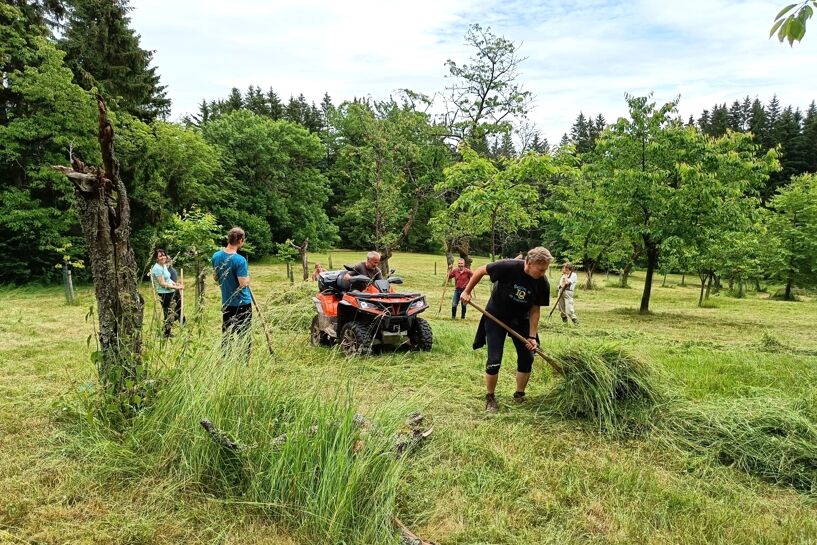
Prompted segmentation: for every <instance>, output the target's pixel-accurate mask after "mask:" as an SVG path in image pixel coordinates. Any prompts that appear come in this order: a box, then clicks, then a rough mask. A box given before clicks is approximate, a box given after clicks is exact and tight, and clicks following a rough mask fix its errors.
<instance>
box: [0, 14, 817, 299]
mask: <svg viewBox="0 0 817 545" xmlns="http://www.w3.org/2000/svg"><path fill="white" fill-rule="evenodd" d="M129 9H130V8H129V6H128V3H127V1H124V0H114V1H111V0H40V1H30V0H26V1H24V0H11V1H9V0H4V2H3V3H0V32H2V35H0V62H1V63H2V68H0V70H2V73H3V79H4V82H5V85H3V86H2V87H0V96H1V97H2V100H0V197H1V199H0V200H1V201H2V204H0V230H2V233H3V237H2V238H0V251H2V253H3V255H4V260H5V264H6V266H5V267H3V268H2V270H0V282H16V283H20V282H29V281H32V280H44V281H49V280H52V279H54V278H55V277H56V276H57V275H58V274H60V267H62V266H72V267H75V268H81V267H82V265H83V263H84V261H85V248H84V244H83V241H82V236H81V233H80V230H79V225H78V221H77V217H76V213H75V212H74V211H73V210H72V202H73V198H74V197H73V190H72V188H71V187H70V184H69V182H68V181H67V180H66V179H65V178H64V177H63V176H61V175H60V174H59V173H57V172H55V171H54V170H53V169H51V165H56V164H67V163H68V162H69V159H70V157H79V158H81V160H82V161H84V162H85V163H86V164H98V162H99V160H100V157H99V150H98V148H97V145H96V134H95V133H96V127H97V121H96V110H95V100H94V95H95V94H96V93H99V94H101V95H102V96H104V97H105V99H106V100H107V101H108V103H109V106H110V112H111V118H112V120H113V123H114V126H115V128H116V131H117V133H116V135H117V136H116V141H115V146H116V152H117V155H118V158H119V160H120V162H121V177H122V179H123V181H124V182H125V185H126V187H127V189H128V192H129V196H130V199H131V207H132V210H133V233H132V241H133V244H134V247H135V250H136V252H137V260H138V262H139V263H140V264H141V263H148V262H149V261H150V254H151V251H152V249H153V248H155V247H156V246H157V245H162V246H172V245H173V244H174V241H175V242H177V243H178V241H179V240H180V238H179V236H178V231H179V230H180V229H182V230H183V229H187V228H191V229H194V228H195V227H196V225H199V224H201V225H205V224H206V229H205V230H206V232H207V233H212V237H211V238H212V239H213V244H215V243H216V242H217V241H218V235H217V234H216V233H219V232H220V227H229V226H232V225H240V226H242V227H243V228H245V229H246V230H247V232H248V233H249V237H248V239H249V241H250V243H251V244H250V246H249V251H250V252H251V253H252V255H253V256H255V257H262V256H265V255H271V254H276V253H277V254H280V255H287V256H288V255H290V254H291V252H292V246H291V244H290V242H294V243H295V244H298V245H300V244H302V242H303V241H304V240H307V239H308V241H309V248H310V249H326V248H331V247H344V248H352V249H370V248H376V249H378V250H379V251H381V253H383V254H384V257H385V259H384V262H385V263H386V265H385V266H388V265H387V262H388V257H389V256H390V255H391V253H392V252H394V251H395V250H403V251H432V252H445V253H447V254H449V257H451V256H456V255H461V256H463V257H468V256H469V255H470V254H472V253H478V254H484V255H486V254H487V255H492V256H513V255H516V254H517V253H518V252H519V251H521V250H524V249H527V248H529V247H531V246H535V245H540V244H543V245H546V246H548V247H549V248H551V250H552V251H553V252H554V253H555V254H557V255H558V256H559V257H560V258H565V259H572V260H575V261H576V262H577V263H578V264H579V265H580V266H581V268H582V269H583V270H584V271H585V274H586V280H585V284H586V286H587V287H592V284H593V274H594V273H595V272H596V271H599V270H607V269H615V270H617V271H620V272H622V273H623V274H622V281H623V282H626V278H627V273H628V271H629V270H630V269H631V268H632V267H633V266H634V265H639V266H644V267H646V268H647V271H648V276H650V277H652V275H653V274H655V273H659V272H662V271H663V272H666V271H670V270H671V271H677V272H685V273H688V274H690V275H693V276H696V277H700V279H701V286H702V293H701V300H703V298H704V297H705V294H706V293H707V292H708V290H706V291H705V290H704V289H703V288H704V286H711V285H712V284H713V283H714V284H715V285H720V284H721V282H723V283H724V284H725V283H727V282H728V283H729V285H730V287H731V288H732V289H733V291H734V292H735V293H736V294H738V295H740V294H742V293H744V292H745V289H746V286H747V285H748V286H750V287H752V286H755V287H760V284H761V283H763V282H767V281H770V280H777V281H780V282H782V283H783V284H784V285H785V286H786V290H785V294H784V295H785V296H786V297H793V293H794V289H795V288H796V287H805V286H810V285H813V284H814V282H815V272H814V271H815V269H817V267H815V263H816V262H815V260H816V259H817V242H815V241H817V204H816V203H817V197H815V195H817V178H815V175H814V173H815V172H817V106H815V103H814V102H812V103H811V104H810V105H808V106H807V107H806V108H805V110H801V109H800V108H799V107H798V106H796V105H782V104H780V102H779V100H778V99H777V97H776V96H773V97H771V98H768V97H766V98H764V99H763V100H761V98H759V97H752V96H751V95H749V96H746V97H744V98H739V99H736V100H734V102H732V103H731V104H727V103H723V104H715V105H713V106H712V107H711V108H710V109H708V110H705V111H703V112H701V114H700V115H699V116H697V117H690V118H689V119H681V118H680V117H679V114H678V110H677V101H673V102H670V103H668V104H655V103H654V101H653V100H652V98H651V97H633V96H627V97H626V98H625V99H626V100H627V103H628V108H629V115H628V116H627V117H624V118H621V119H618V120H609V121H608V120H606V119H605V118H604V117H603V116H602V115H585V114H584V113H579V115H578V116H577V118H576V121H575V123H574V124H573V125H572V127H570V128H569V130H568V131H567V132H566V133H565V135H564V137H563V138H562V139H561V141H560V142H559V143H558V144H557V145H553V144H551V143H549V142H547V140H546V139H545V138H543V137H542V135H541V133H540V132H539V131H538V130H537V129H536V126H535V123H534V121H535V120H534V119H531V116H529V115H528V114H529V112H530V108H531V103H532V100H533V97H532V96H531V94H530V93H529V92H528V91H526V90H525V86H524V80H523V77H522V74H521V73H520V68H521V66H522V65H523V63H524V58H523V57H521V56H520V54H519V44H517V43H514V42H513V41H511V40H509V39H507V38H505V37H502V36H498V35H496V34H495V33H494V32H493V31H492V30H491V29H490V28H484V27H481V26H479V25H472V26H471V27H469V29H468V31H467V33H466V35H465V38H464V39H465V42H466V44H468V45H469V46H470V49H471V51H472V55H471V57H470V58H468V59H464V60H449V61H448V62H447V63H446V66H445V67H444V69H445V70H446V72H447V75H448V76H449V77H448V78H447V80H448V81H449V82H450V84H449V86H448V87H447V88H445V89H439V90H433V93H431V94H423V93H420V92H418V91H414V90H409V89H402V90H400V91H396V92H395V94H394V95H393V96H392V97H389V98H388V99H386V100H383V99H376V98H372V97H365V98H360V97H357V98H355V97H351V98H348V99H345V100H335V99H333V97H330V96H329V95H328V94H326V95H324V96H323V97H322V99H321V100H320V102H319V103H317V104H316V103H315V102H314V101H310V100H309V99H307V98H306V97H305V96H304V95H303V94H299V95H297V96H289V97H284V96H281V95H279V93H278V91H276V90H275V89H262V88H260V87H258V86H254V85H253V86H250V87H249V88H248V89H246V90H241V89H237V88H235V89H233V90H232V91H231V92H230V93H229V94H228V95H227V96H225V97H206V98H204V99H203V100H202V102H201V104H200V105H199V107H198V110H197V111H196V112H193V113H190V114H188V115H187V116H185V117H184V118H183V119H182V120H181V121H179V122H169V121H167V118H168V115H169V112H170V100H169V99H168V97H167V90H166V88H165V87H164V86H163V85H162V84H161V79H160V75H159V72H158V68H157V67H156V66H153V62H152V55H153V53H152V52H150V51H146V50H144V49H142V48H141V46H140V43H139V35H138V34H137V33H136V32H135V30H134V29H133V28H131V23H130V20H129V17H128V12H129ZM497 74H498V75H499V76H498V77H497ZM182 238H183V237H182ZM205 238H207V237H205ZM648 306H649V288H648V287H647V288H645V293H644V295H643V297H642V310H644V311H646V310H647V309H648Z"/></svg>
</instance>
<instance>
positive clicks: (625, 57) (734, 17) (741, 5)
mask: <svg viewBox="0 0 817 545" xmlns="http://www.w3.org/2000/svg"><path fill="white" fill-rule="evenodd" d="M792 1H793V0H792ZM786 3H788V0H746V1H741V0H628V1H613V0H575V1H570V0H506V1H498V0H493V1H483V0H473V1H466V0H412V1H411V2H406V1H390V0H380V1H370V0H366V1H351V0H348V1H345V2H344V1H337V0H335V1H322V0H298V1H291V2H290V1H280V0H223V1H219V0H132V1H131V5H132V7H133V8H134V9H133V12H132V13H131V17H132V26H133V27H134V28H135V29H136V31H137V32H138V33H140V34H141V35H142V47H144V48H146V49H153V50H156V54H155V57H154V59H155V65H156V66H158V67H159V73H160V74H161V78H162V83H164V84H165V85H167V86H168V94H169V96H170V98H171V99H172V100H173V113H172V117H173V118H174V119H177V118H179V117H181V116H182V115H183V114H185V113H187V112H192V111H195V110H196V109H197V104H198V103H200V102H201V100H202V99H203V98H206V99H208V100H210V99H215V98H221V97H224V96H226V95H227V94H228V93H229V91H230V89H231V88H232V87H239V88H240V89H242V90H245V89H246V88H247V86H249V85H250V84H254V85H258V86H261V87H262V88H263V89H264V90H266V89H268V88H269V87H272V88H273V89H274V90H275V91H276V92H277V93H278V95H279V96H281V97H282V99H284V100H287V99H288V98H289V96H290V95H298V94H299V93H303V94H304V95H305V96H306V97H307V99H308V100H310V101H315V102H316V103H318V102H320V100H321V98H322V97H323V94H324V93H325V92H328V93H329V94H330V96H331V97H332V99H333V101H334V102H335V104H338V103H339V102H341V101H343V100H346V99H351V98H352V97H355V96H371V97H373V98H375V99H380V98H388V96H389V95H390V94H391V93H393V92H394V91H395V90H396V89H401V88H409V89H412V90H415V91H420V92H424V93H428V94H433V93H435V92H440V91H442V90H443V89H444V88H445V86H446V84H447V82H446V79H445V77H444V76H445V74H446V68H445V65H444V63H445V61H446V59H449V58H450V59H453V60H456V61H465V60H467V57H468V56H469V55H470V53H471V51H470V50H469V49H468V48H467V47H466V46H465V44H464V41H463V36H464V34H465V30H466V28H467V26H468V25H469V24H471V23H480V24H482V25H483V26H490V27H491V28H492V30H493V31H494V32H495V33H496V34H498V35H503V36H504V37H506V38H508V39H511V40H513V41H514V42H517V43H518V44H519V45H520V53H521V55H522V56H524V57H527V60H525V61H524V63H523V64H522V65H521V76H520V81H521V82H522V83H523V84H524V86H525V88H526V89H527V90H529V91H531V92H532V93H533V94H534V97H535V99H534V109H533V111H532V112H531V114H530V120H531V121H532V122H533V123H535V124H536V126H537V127H539V128H540V130H541V131H542V132H543V134H544V135H545V136H547V138H548V139H549V140H550V141H551V143H557V142H558V140H559V138H560V137H561V135H562V133H564V132H566V131H567V130H568V129H569V127H570V125H571V123H572V122H573V120H574V119H575V117H576V115H577V114H578V113H579V111H583V112H584V113H585V114H589V115H596V114H598V113H602V114H603V115H604V116H605V117H606V118H607V120H608V121H614V120H615V119H616V118H617V117H619V116H621V115H624V114H625V113H626V105H625V103H624V94H625V93H632V94H643V93H647V92H650V91H654V92H655V98H656V100H657V101H660V102H663V101H667V100H670V99H672V98H674V97H675V96H676V95H680V96H681V102H680V111H681V113H682V115H684V117H687V116H689V114H695V115H696V116H697V115H698V114H699V112H700V111H701V110H702V109H703V108H709V107H710V106H711V105H712V104H714V103H716V102H729V103H731V102H732V101H733V100H734V99H735V98H739V97H743V96H746V95H749V96H751V97H752V98H754V97H755V96H757V97H759V98H760V99H761V100H762V101H763V102H764V103H765V102H767V101H768V100H769V98H771V96H772V95H773V94H774V93H777V95H778V97H779V98H780V100H781V103H782V104H792V105H795V106H799V107H801V108H806V107H807V106H808V104H809V103H810V102H811V101H812V100H813V99H815V98H817V20H814V21H813V22H812V23H811V26H813V27H814V28H811V27H810V28H809V32H808V34H807V35H806V37H805V40H804V42H803V43H801V44H797V45H795V46H794V48H790V47H789V46H788V45H781V44H779V43H778V42H777V39H776V38H775V39H772V40H768V39H767V36H768V31H769V27H770V26H771V23H772V22H773V18H774V15H775V14H776V13H777V11H779V9H780V8H781V7H782V6H783V5H784V4H786Z"/></svg>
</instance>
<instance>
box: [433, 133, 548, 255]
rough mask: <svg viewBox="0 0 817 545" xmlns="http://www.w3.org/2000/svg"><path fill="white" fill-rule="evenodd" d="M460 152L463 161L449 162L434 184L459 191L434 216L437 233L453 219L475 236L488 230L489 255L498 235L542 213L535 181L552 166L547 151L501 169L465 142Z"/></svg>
mask: <svg viewBox="0 0 817 545" xmlns="http://www.w3.org/2000/svg"><path fill="white" fill-rule="evenodd" d="M460 153H461V154H462V158H463V160H462V162H460V163H457V164H455V165H452V166H450V167H448V168H447V169H446V170H445V180H444V181H443V182H442V183H440V184H438V185H437V190H438V191H446V190H453V191H455V192H456V193H457V195H458V196H457V198H456V199H455V200H454V201H453V202H452V203H451V205H450V206H449V207H448V209H446V210H443V211H441V212H440V213H439V214H438V216H437V217H436V218H435V220H434V221H435V224H436V225H438V226H439V227H438V229H439V230H440V231H441V232H445V230H446V228H448V227H449V226H450V225H452V224H455V225H457V226H459V228H460V230H461V232H463V233H469V234H470V235H471V236H474V237H479V236H481V235H485V234H488V235H490V240H491V259H492V260H493V259H494V258H495V257H496V255H497V244H496V242H497V237H498V236H499V235H500V234H502V233H505V234H513V233H516V232H517V231H519V230H521V229H525V228H527V227H531V226H533V225H534V224H535V223H536V221H537V220H538V219H539V218H541V209H540V203H539V191H538V186H539V185H540V184H542V183H544V182H545V181H546V180H547V179H548V177H549V176H551V175H553V174H554V173H555V172H556V170H557V169H556V166H555V165H554V164H553V161H552V159H551V157H550V156H548V155H539V154H533V153H531V154H527V155H525V156H523V157H521V158H519V159H511V160H507V161H505V162H504V163H503V166H505V169H504V170H500V169H498V168H497V167H495V166H494V165H493V164H492V163H491V161H489V160H488V159H485V158H484V157H480V156H479V155H478V154H477V153H476V151H474V150H472V149H471V148H469V147H468V146H462V147H461V149H460Z"/></svg>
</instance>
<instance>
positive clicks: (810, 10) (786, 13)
mask: <svg viewBox="0 0 817 545" xmlns="http://www.w3.org/2000/svg"><path fill="white" fill-rule="evenodd" d="M815 9H817V0H802V1H801V2H799V3H794V4H789V5H788V6H786V7H784V8H783V9H781V10H780V11H779V12H778V13H777V16H776V17H775V18H774V24H773V25H772V28H771V30H770V31H769V38H771V37H772V36H774V35H775V33H777V39H778V40H780V43H783V40H788V42H789V46H793V45H794V42H799V41H800V40H802V39H803V36H805V35H806V23H807V22H808V20H809V19H811V16H812V15H813V14H814V10H815Z"/></svg>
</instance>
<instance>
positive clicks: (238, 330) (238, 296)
mask: <svg viewBox="0 0 817 545" xmlns="http://www.w3.org/2000/svg"><path fill="white" fill-rule="evenodd" d="M245 239H246V234H245V233H244V230H243V229H241V228H240V227H233V228H232V229H230V231H229V232H228V233H227V247H226V248H224V249H223V250H219V251H217V252H216V253H214V254H213V259H212V263H213V277H214V278H215V280H216V282H218V284H219V286H220V287H221V331H222V333H223V334H224V336H225V339H226V338H227V337H228V336H230V335H233V334H235V335H241V334H244V333H246V332H247V331H249V329H250V324H251V322H252V295H251V294H250V272H249V267H248V265H247V260H246V259H245V258H244V257H242V256H241V255H239V253H238V251H239V250H240V249H241V247H242V246H244V241H245ZM247 348H248V349H249V344H248V345H247Z"/></svg>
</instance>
